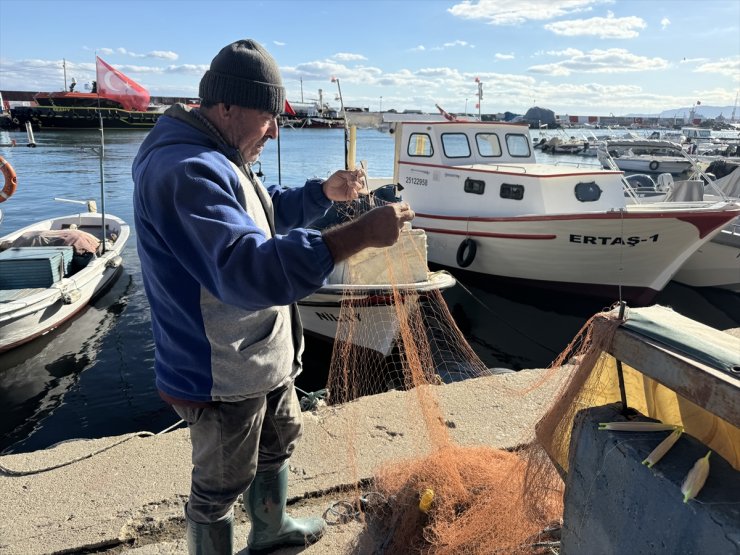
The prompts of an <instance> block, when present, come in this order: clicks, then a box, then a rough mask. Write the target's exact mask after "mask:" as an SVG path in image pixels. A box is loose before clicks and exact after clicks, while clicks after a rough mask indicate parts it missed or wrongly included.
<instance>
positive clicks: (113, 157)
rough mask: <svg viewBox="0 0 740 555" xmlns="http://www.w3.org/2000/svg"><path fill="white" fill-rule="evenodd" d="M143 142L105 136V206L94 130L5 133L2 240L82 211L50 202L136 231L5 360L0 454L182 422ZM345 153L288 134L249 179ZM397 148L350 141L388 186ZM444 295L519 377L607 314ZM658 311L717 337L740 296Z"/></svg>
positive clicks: (668, 298) (316, 350) (491, 354)
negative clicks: (151, 275)
mask: <svg viewBox="0 0 740 555" xmlns="http://www.w3.org/2000/svg"><path fill="white" fill-rule="evenodd" d="M535 133H536V132H535ZM145 136H146V131H112V130H111V131H106V132H105V135H104V138H105V150H104V153H105V156H104V163H103V183H104V189H105V203H104V205H103V203H102V201H101V194H100V182H101V179H100V174H101V164H100V157H99V153H100V150H99V149H100V133H99V132H98V131H40V132H37V133H36V135H35V138H36V142H37V144H38V146H37V147H35V148H31V147H27V146H23V145H25V143H26V137H25V133H22V132H2V133H0V144H9V143H10V142H11V139H15V140H16V143H17V144H18V145H20V146H16V147H13V148H11V147H0V156H3V157H4V158H5V159H6V160H8V161H9V162H10V163H11V164H12V166H13V167H14V168H15V170H16V172H17V174H18V190H17V192H16V193H15V195H14V196H13V197H12V198H11V199H10V200H8V201H6V202H4V203H2V204H0V210H2V211H3V214H4V219H3V221H2V223H1V224H0V235H6V234H7V233H10V232H11V231H14V230H16V229H19V228H21V227H24V226H25V225H28V224H30V223H32V222H35V221H39V220H43V219H47V218H49V217H52V216H57V215H63V214H68V213H72V212H78V211H83V210H84V209H85V208H84V206H83V205H82V204H79V205H78V204H73V203H69V202H61V201H57V200H54V199H55V198H63V199H67V200H77V201H81V202H84V201H87V200H89V199H93V200H95V201H96V202H97V204H98V209H99V210H102V209H103V208H104V209H105V211H106V212H107V213H110V214H114V215H116V216H118V217H120V218H123V219H124V220H125V221H127V222H128V223H129V224H130V225H131V237H130V239H129V242H128V244H127V246H126V248H125V250H124V252H123V259H124V271H123V274H122V275H121V277H120V278H119V279H118V280H117V281H116V283H115V284H114V285H113V287H112V288H111V289H110V290H109V291H108V292H107V293H106V294H105V295H104V296H102V297H101V298H99V299H98V300H97V301H96V302H95V303H94V304H93V305H92V306H91V307H89V308H88V309H86V310H84V311H83V312H82V313H81V314H80V315H79V316H78V317H77V318H75V319H74V320H73V321H71V322H68V323H66V324H64V325H63V326H62V327H61V328H60V329H58V330H56V331H54V332H51V333H49V334H47V335H46V336H44V337H41V338H39V339H37V340H35V341H33V342H31V343H29V344H27V345H25V346H22V347H19V348H17V349H14V350H12V351H9V352H7V353H3V354H2V355H0V453H13V452H26V451H32V450H36V449H41V448H45V447H48V446H50V445H53V444H55V443H57V442H60V441H64V440H68V439H73V438H94V437H103V436H111V435H119V434H125V433H130V432H137V431H149V432H155V433H156V432H159V431H161V430H164V429H166V428H167V427H169V426H171V425H172V424H174V423H175V422H177V420H178V417H177V416H176V415H175V413H174V412H173V411H172V410H171V408H170V407H168V406H167V405H166V404H165V403H164V402H163V401H162V400H161V399H160V398H159V396H158V395H157V392H156V389H155V387H154V371H153V366H154V343H153V341H152V337H151V330H150V321H149V306H148V303H147V300H146V296H145V294H144V290H143V286H142V280H141V266H140V263H139V259H138V257H137V253H136V230H135V229H134V227H133V210H132V191H133V181H132V179H131V163H132V161H133V158H134V156H135V155H136V152H137V150H138V148H139V145H140V144H141V142H142V140H143V139H144V137H145ZM344 145H345V142H344V131H343V130H342V129H297V130H294V129H284V130H282V131H281V135H280V141H279V143H278V142H277V141H270V142H269V143H268V145H267V147H266V149H265V152H264V153H263V156H262V159H261V164H259V165H258V166H257V168H256V169H257V170H258V171H261V172H262V173H263V175H264V177H263V179H264V181H265V182H266V183H267V184H268V185H270V184H281V185H283V186H295V185H300V184H302V183H303V182H304V181H305V179H307V178H310V177H327V176H329V175H330V174H331V173H332V172H333V171H334V170H336V169H338V168H340V167H343V165H344ZM393 147H394V137H393V136H392V135H389V134H387V133H382V132H379V131H376V130H358V133H357V156H356V157H357V160H358V162H359V161H360V160H365V161H366V162H367V167H368V171H369V173H370V174H371V175H372V176H392V174H393V159H392V157H393ZM538 156H543V155H541V154H538ZM557 160H558V161H560V162H565V161H569V162H571V163H578V164H583V163H584V162H585V163H589V162H590V163H594V162H595V160H585V159H583V158H577V157H572V158H567V157H563V156H557ZM548 161H552V160H548ZM278 162H279V164H278ZM444 296H445V300H446V301H447V304H448V306H449V308H450V311H451V312H452V314H453V316H454V318H455V321H456V323H457V325H458V327H460V329H461V330H462V332H463V333H464V334H465V336H466V338H467V339H468V341H469V342H470V344H471V346H472V347H473V349H474V350H475V351H476V353H477V354H478V356H480V357H481V359H482V360H483V362H484V363H485V364H486V365H487V366H488V367H490V368H509V369H514V370H519V369H523V368H538V367H543V366H547V365H549V364H550V363H551V362H552V361H553V360H554V359H555V358H556V357H557V355H558V354H559V353H560V351H561V350H563V349H564V348H565V347H566V346H567V344H568V343H569V342H570V340H571V339H572V338H573V336H574V335H575V334H576V333H577V332H578V330H579V329H580V328H581V326H582V325H583V324H584V322H585V321H586V320H587V319H588V317H589V316H591V315H592V314H593V313H594V312H595V311H598V310H600V309H602V308H606V307H604V306H602V305H600V304H598V303H595V302H594V301H589V300H586V299H579V298H575V297H566V296H563V295H560V294H559V295H552V294H549V293H547V292H541V291H533V290H528V289H525V288H521V287H511V286H510V287H508V288H507V289H506V290H502V289H491V288H488V287H486V285H485V283H483V284H481V283H468V282H467V281H465V280H462V279H460V280H459V283H458V285H457V286H455V287H454V288H452V289H450V290H447V291H445V293H444ZM656 302H659V303H660V304H664V305H668V306H671V307H673V308H674V309H675V310H677V311H679V312H681V313H682V314H685V315H686V316H689V317H691V318H694V319H696V320H698V321H701V322H703V323H705V324H707V325H710V326H713V327H717V328H719V329H727V328H731V327H739V326H740V299H739V296H738V295H736V294H733V293H730V292H728V291H723V290H719V289H694V288H690V287H686V286H682V285H679V284H675V283H670V284H669V285H668V287H666V289H665V290H664V291H663V292H662V293H661V294H660V296H659V297H658V299H657V300H656ZM330 356H331V346H330V345H329V344H327V343H325V342H321V341H318V340H313V339H311V338H308V339H307V344H306V351H305V355H304V363H305V370H304V373H303V375H302V376H301V377H300V381H299V386H301V387H302V388H303V390H309V391H315V390H318V389H321V388H322V387H323V386H324V384H325V380H326V375H327V371H328V367H329V362H330Z"/></svg>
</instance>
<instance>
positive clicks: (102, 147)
mask: <svg viewBox="0 0 740 555" xmlns="http://www.w3.org/2000/svg"><path fill="white" fill-rule="evenodd" d="M95 93H96V94H97V95H98V120H99V121H100V151H99V156H98V160H99V163H100V222H101V225H102V231H101V234H102V239H101V241H102V245H103V251H102V252H103V253H105V240H106V238H107V233H106V232H105V172H104V171H103V159H104V158H105V137H104V134H103V110H102V108H101V106H100V75H98V55H97V53H96V54H95Z"/></svg>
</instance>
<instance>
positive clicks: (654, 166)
mask: <svg viewBox="0 0 740 555" xmlns="http://www.w3.org/2000/svg"><path fill="white" fill-rule="evenodd" d="M648 167H649V168H650V169H651V170H652V171H655V170H657V169H658V168H659V167H660V162H658V161H657V160H653V161H652V162H650V165H649V166H648Z"/></svg>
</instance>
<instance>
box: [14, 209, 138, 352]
mask: <svg viewBox="0 0 740 555" xmlns="http://www.w3.org/2000/svg"><path fill="white" fill-rule="evenodd" d="M100 221H101V216H100V214H94V213H93V214H90V213H84V214H78V215H75V216H66V217H62V218H54V219H52V220H46V221H44V222H39V223H37V224H34V225H31V226H28V227H26V228H23V229H21V230H18V231H16V232H14V233H12V234H10V235H7V236H5V237H2V238H0V241H12V240H13V239H15V238H17V237H18V236H20V235H21V234H23V233H25V232H28V231H41V230H49V229H62V226H64V225H68V224H71V223H75V224H77V225H78V226H79V228H80V229H88V230H92V228H94V227H95V226H96V225H97V228H98V229H100ZM106 226H107V227H108V231H109V233H110V232H113V233H115V234H116V238H115V240H113V241H112V243H111V245H110V247H109V248H108V249H107V250H106V252H104V253H103V254H101V255H99V256H97V257H96V258H94V259H93V260H91V261H90V262H89V263H88V264H87V266H86V267H85V268H83V269H81V270H79V271H77V272H76V273H74V274H72V275H71V276H70V277H65V278H63V279H61V280H60V281H58V282H56V283H55V284H53V285H52V286H51V287H49V288H46V289H17V290H4V291H3V295H4V297H3V300H2V302H0V352H4V351H8V350H10V349H12V348H14V347H18V346H20V345H23V344H24V343H28V342H29V341H32V340H33V339H35V338H37V337H39V336H41V335H44V334H46V333H48V332H50V331H51V330H53V329H55V328H57V327H58V326H60V325H61V324H63V323H64V322H66V321H67V320H69V319H70V318H72V317H74V316H75V315H76V314H77V313H79V312H80V311H81V310H82V309H83V308H85V307H86V306H87V305H88V304H89V303H90V301H92V300H93V299H95V298H96V297H98V296H99V295H101V294H102V293H103V292H104V291H105V290H107V288H108V287H109V286H110V285H112V284H113V282H114V281H115V279H116V278H117V277H118V276H119V275H120V274H121V271H122V264H123V261H122V259H121V251H122V250H123V247H124V246H125V244H126V241H127V240H128V236H129V232H130V231H129V226H128V225H127V224H125V223H124V222H123V221H122V220H120V219H118V218H116V217H115V216H111V215H107V216H106Z"/></svg>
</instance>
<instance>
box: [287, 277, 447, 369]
mask: <svg viewBox="0 0 740 555" xmlns="http://www.w3.org/2000/svg"><path fill="white" fill-rule="evenodd" d="M455 283H456V281H455V278H453V277H452V276H451V275H450V274H448V273H447V272H429V273H428V274H427V279H426V280H425V281H420V282H413V283H408V284H396V285H391V284H389V283H385V284H378V285H348V284H327V285H325V286H324V287H322V288H321V289H319V290H318V291H316V293H314V294H313V295H310V296H309V297H306V298H305V299H303V300H301V301H299V302H298V310H299V312H300V315H301V321H302V322H303V327H304V330H305V331H306V332H307V333H309V334H311V335H314V336H318V337H320V338H321V339H324V340H329V341H333V340H335V339H337V340H340V341H345V342H351V343H352V344H353V345H356V346H359V347H363V348H366V349H370V350H372V351H377V352H378V353H380V354H381V355H382V356H384V357H386V356H390V354H391V353H392V351H393V347H394V346H395V344H396V341H397V339H398V337H399V332H400V327H401V320H400V319H399V317H398V314H397V310H396V306H395V302H396V300H397V299H398V298H400V299H402V301H403V302H404V303H413V304H414V305H415V306H414V308H415V309H421V307H422V305H423V303H424V300H425V298H426V296H427V295H428V294H429V293H430V292H432V291H439V290H443V289H447V288H449V287H452V286H453V285H455ZM394 290H395V291H397V292H399V293H400V295H399V296H397V295H396V294H394ZM350 323H351V324H352V325H342V324H350Z"/></svg>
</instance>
